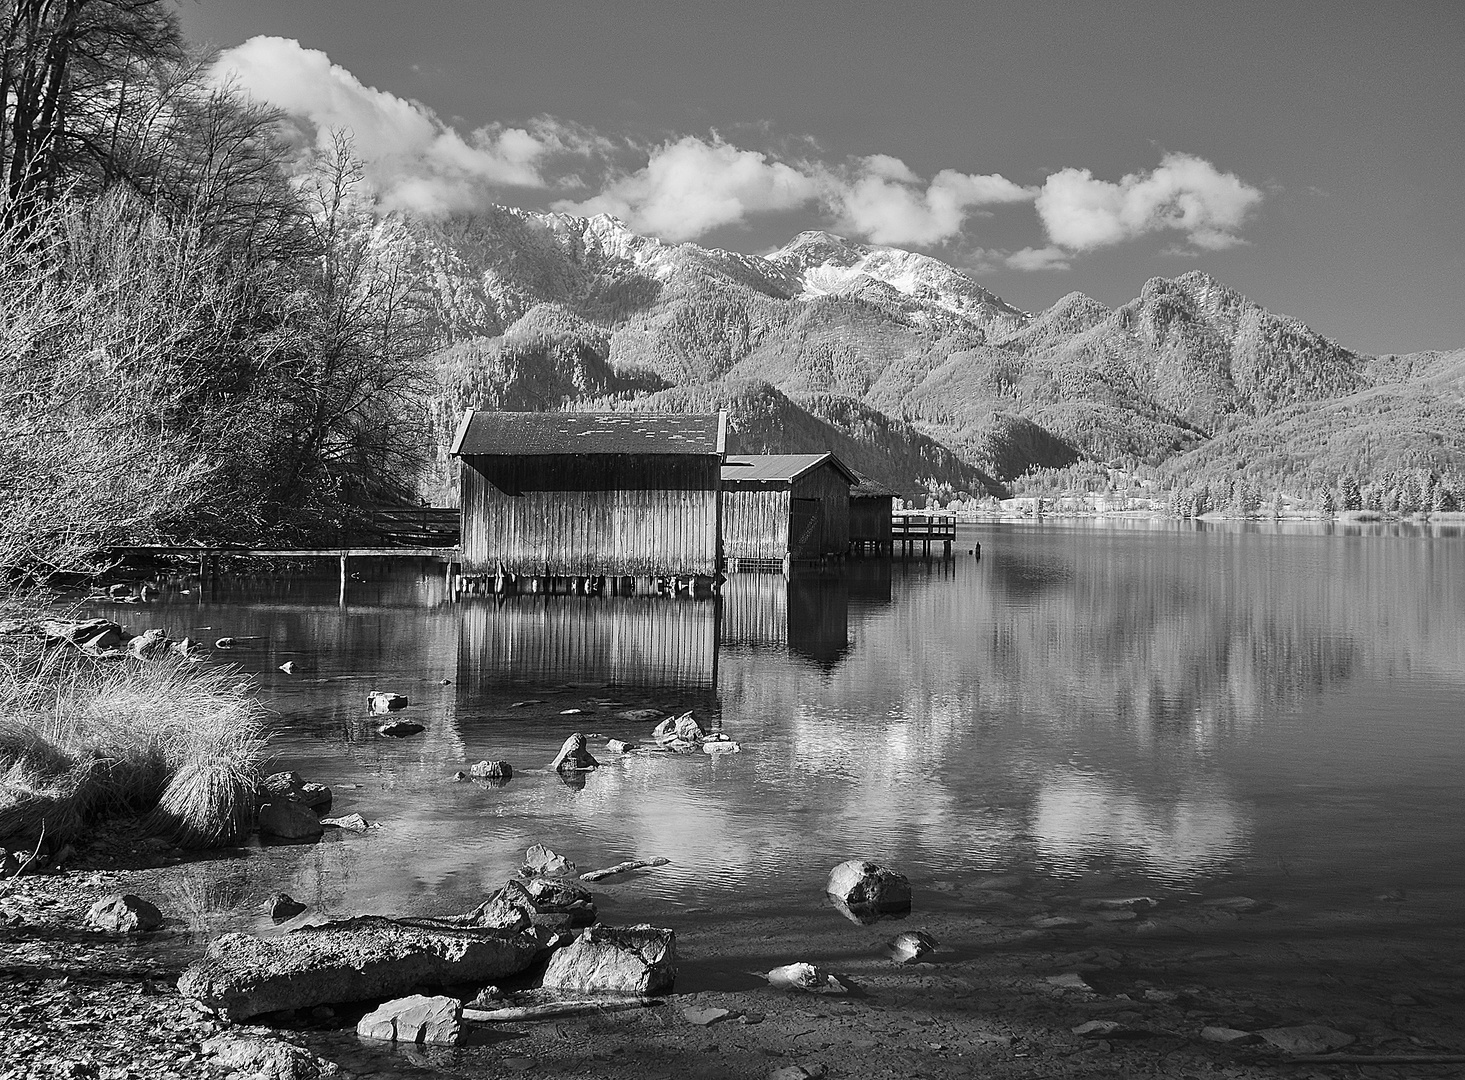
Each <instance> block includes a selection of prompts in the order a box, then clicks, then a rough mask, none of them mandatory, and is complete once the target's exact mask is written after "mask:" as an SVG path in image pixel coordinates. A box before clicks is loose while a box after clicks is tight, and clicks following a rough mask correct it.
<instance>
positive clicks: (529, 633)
mask: <svg viewBox="0 0 1465 1080" xmlns="http://www.w3.org/2000/svg"><path fill="white" fill-rule="evenodd" d="M459 626H460V634H459V638H458V647H457V657H458V683H459V686H460V687H461V688H462V690H463V691H464V692H466V693H468V694H470V695H472V696H475V697H484V696H487V695H489V694H491V693H492V692H493V690H494V689H495V688H496V687H500V686H514V685H525V684H527V685H534V686H540V685H545V684H554V683H577V682H580V683H588V684H591V685H595V686H625V687H648V686H652V687H654V686H660V687H676V688H682V689H696V690H711V689H713V688H714V687H715V686H716V684H717V642H718V630H719V625H718V604H717V603H716V602H715V601H710V600H702V601H699V600H670V599H666V598H662V597H642V596H628V597H598V596H514V597H507V598H503V599H494V598H485V599H473V600H467V601H464V602H463V603H462V604H461V605H460V610H459Z"/></svg>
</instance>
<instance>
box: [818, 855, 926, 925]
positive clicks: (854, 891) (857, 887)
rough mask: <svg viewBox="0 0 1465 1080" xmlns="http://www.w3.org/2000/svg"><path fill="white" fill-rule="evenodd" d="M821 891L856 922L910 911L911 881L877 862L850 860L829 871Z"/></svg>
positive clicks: (904, 913)
mask: <svg viewBox="0 0 1465 1080" xmlns="http://www.w3.org/2000/svg"><path fill="white" fill-rule="evenodd" d="M824 891H825V892H827V893H828V894H829V898H830V899H831V900H833V901H834V903H835V905H836V906H837V907H839V908H840V909H841V910H843V911H845V913H846V914H848V915H849V916H850V917H851V918H853V919H855V920H856V921H857V922H865V921H867V920H869V919H873V918H878V917H879V916H881V915H906V914H909V913H910V910H911V883H910V882H909V881H907V880H906V878H905V875H903V874H897V873H896V872H895V871H894V870H890V869H888V868H886V867H884V866H880V865H879V864H878V863H872V862H869V861H867V860H865V859H850V860H849V861H848V862H842V863H840V864H839V865H838V866H836V867H835V868H834V869H833V870H831V871H830V872H829V883H828V884H827V885H825V886H824Z"/></svg>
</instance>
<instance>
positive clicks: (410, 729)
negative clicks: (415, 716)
mask: <svg viewBox="0 0 1465 1080" xmlns="http://www.w3.org/2000/svg"><path fill="white" fill-rule="evenodd" d="M426 730H427V728H425V727H423V726H422V725H421V724H418V723H415V722H413V721H411V720H389V721H387V722H386V723H385V724H383V725H382V726H381V727H379V728H377V729H376V733H377V734H378V735H385V736H387V737H388V738H392V739H405V738H407V736H409V735H421V734H422V733H423V732H424V731H426Z"/></svg>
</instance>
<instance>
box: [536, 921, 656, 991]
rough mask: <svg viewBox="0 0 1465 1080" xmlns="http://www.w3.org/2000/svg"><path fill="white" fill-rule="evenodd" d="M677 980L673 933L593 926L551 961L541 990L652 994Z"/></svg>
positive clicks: (649, 929) (553, 956) (642, 927)
mask: <svg viewBox="0 0 1465 1080" xmlns="http://www.w3.org/2000/svg"><path fill="white" fill-rule="evenodd" d="M676 977H677V946H676V932H675V931H673V930H667V929H663V928H661V927H656V926H644V925H643V926H592V927H589V928H588V929H586V930H584V931H582V932H581V933H580V936H579V937H577V938H576V939H575V940H574V941H573V942H571V943H570V944H569V945H567V946H565V947H564V948H563V949H560V950H558V951H557V952H555V953H554V954H553V955H551V956H550V958H549V966H548V967H546V968H545V970H544V978H543V980H542V981H543V985H545V986H548V987H553V988H555V989H558V990H573V991H597V990H603V991H615V992H618V993H623V994H653V993H656V992H657V991H660V990H669V989H671V986H672V983H673V982H675V981H676Z"/></svg>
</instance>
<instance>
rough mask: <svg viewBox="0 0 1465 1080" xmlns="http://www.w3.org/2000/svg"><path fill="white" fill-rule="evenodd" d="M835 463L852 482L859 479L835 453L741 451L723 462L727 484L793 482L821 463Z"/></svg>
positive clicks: (724, 480)
mask: <svg viewBox="0 0 1465 1080" xmlns="http://www.w3.org/2000/svg"><path fill="white" fill-rule="evenodd" d="M826 462H827V463H828V464H830V465H833V466H834V467H835V469H837V470H838V471H839V472H840V474H841V475H843V476H844V478H845V479H846V480H848V481H849V482H850V483H851V484H857V483H859V481H860V478H859V476H857V475H856V474H855V473H854V472H853V471H852V470H851V469H850V467H849V466H848V465H846V464H845V463H844V462H842V461H840V460H839V458H837V457H835V456H834V455H833V454H738V455H737V456H736V457H729V458H728V459H727V460H726V461H724V462H723V463H722V482H723V483H724V484H727V483H732V482H735V481H739V480H754V481H762V482H764V483H779V482H782V483H793V481H795V480H797V479H798V478H799V477H801V476H803V475H804V474H805V473H808V472H812V471H813V470H815V469H817V468H819V466H821V465H823V464H825V463H826Z"/></svg>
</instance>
